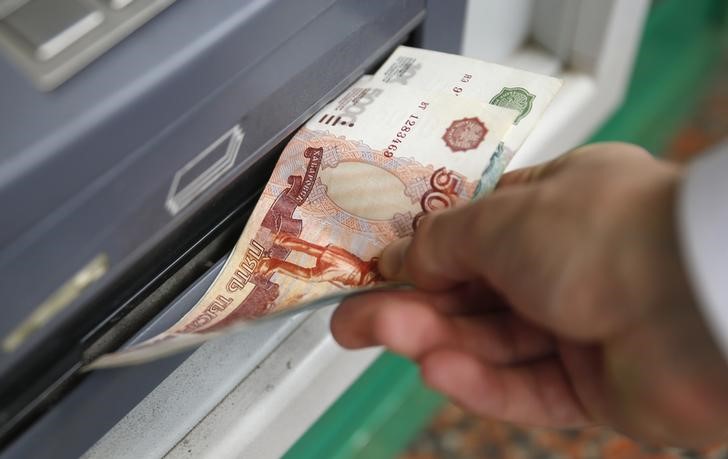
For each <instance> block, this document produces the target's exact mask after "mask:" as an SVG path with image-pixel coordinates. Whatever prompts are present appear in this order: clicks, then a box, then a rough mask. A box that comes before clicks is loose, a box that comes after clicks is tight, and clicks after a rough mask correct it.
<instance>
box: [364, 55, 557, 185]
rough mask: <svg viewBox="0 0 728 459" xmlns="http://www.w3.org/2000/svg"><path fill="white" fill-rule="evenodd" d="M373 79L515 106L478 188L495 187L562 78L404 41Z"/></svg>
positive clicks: (553, 94) (497, 104)
mask: <svg viewBox="0 0 728 459" xmlns="http://www.w3.org/2000/svg"><path fill="white" fill-rule="evenodd" d="M374 80H375V81H378V82H381V83H388V84H400V85H407V86H410V87H415V88H419V89H424V90H428V91H442V92H446V93H449V94H451V95H452V96H454V97H458V98H463V97H469V98H474V99H478V100H480V101H483V102H487V103H489V104H492V105H496V106H500V107H506V108H510V109H513V110H516V111H517V112H518V115H517V116H516V118H515V120H514V121H513V128H512V129H511V130H510V131H509V132H508V133H507V134H506V136H505V138H504V139H503V143H502V144H501V145H499V146H498V149H497V150H496V151H495V152H494V154H493V155H492V156H491V158H490V162H489V164H488V166H487V167H486V168H485V169H484V170H483V171H482V172H483V174H482V178H481V181H480V187H479V190H478V192H479V194H481V193H487V192H488V191H490V190H492V189H493V188H494V187H495V185H496V182H497V181H498V179H499V178H500V176H501V175H502V174H503V171H504V170H505V168H506V166H507V165H508V163H509V162H510V160H511V159H512V158H513V155H514V154H515V153H516V152H517V151H518V149H519V148H520V146H521V145H522V144H523V142H524V141H525V140H526V138H527V137H528V135H529V134H530V133H531V131H532V130H533V128H534V127H535V126H536V124H537V122H538V120H539V118H541V115H542V114H543V112H544V111H545V110H546V107H548V106H549V104H550V103H551V100H552V99H553V98H554V96H555V95H556V93H557V92H558V91H559V89H560V88H561V83H562V82H561V80H560V79H558V78H553V77H550V76H547V75H541V74H537V73H532V72H527V71H524V70H519V69H515V68H511V67H506V66H503V65H498V64H493V63H489V62H483V61H480V60H477V59H470V58H467V57H463V56H458V55H455V54H446V53H441V52H437V51H431V50H427V49H420V48H411V47H407V46H400V47H399V48H397V49H396V50H395V51H394V53H392V55H391V56H390V57H389V58H388V59H387V60H386V61H385V62H384V64H383V65H382V66H381V67H380V68H379V70H377V72H376V73H375V74H374Z"/></svg>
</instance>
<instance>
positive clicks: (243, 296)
mask: <svg viewBox="0 0 728 459" xmlns="http://www.w3.org/2000/svg"><path fill="white" fill-rule="evenodd" d="M560 86H561V81H560V80H558V79H555V78H552V77H549V76H544V75H538V74H534V73H530V72H526V71H522V70H517V69H513V68H509V67H504V66H501V65H496V64H490V63H486V62H481V61H478V60H474V59H469V58H465V57H462V56H457V55H451V54H444V53H439V52H434V51H428V50H423V49H416V48H409V47H405V46H401V47H399V48H398V49H397V50H396V51H395V52H394V53H393V54H392V55H391V56H390V57H389V59H387V61H386V62H385V63H384V64H383V65H382V67H381V68H380V69H379V70H378V71H377V72H376V73H375V74H374V75H366V76H364V77H362V78H361V79H360V80H359V81H358V82H356V83H355V84H354V85H353V86H351V87H350V88H348V89H347V90H346V91H344V92H343V93H342V94H341V95H340V96H338V97H337V98H336V99H335V100H334V101H332V102H331V103H330V104H328V105H326V106H325V107H324V108H323V109H322V110H321V111H320V112H318V113H317V114H316V115H314V116H313V117H312V118H311V119H310V120H309V121H308V122H307V123H306V124H305V125H304V126H303V127H302V128H301V129H300V130H299V131H298V132H297V133H296V134H295V135H294V137H293V138H292V139H291V141H290V142H289V143H288V145H287V146H286V147H285V149H284V151H283V153H282V154H281V157H280V159H279V160H278V163H277V165H276V167H275V169H274V170H273V174H272V176H271V177H270V179H269V180H268V183H267V185H266V186H265V189H264V190H263V193H262V195H261V196H260V199H259V200H258V203H257V205H256V207H255V210H254V211H253V213H252V215H251V217H250V219H249V220H248V222H247V224H246V226H245V229H244V230H243V233H242V235H241V236H240V239H239V240H238V242H237V244H236V246H235V248H234V249H233V251H232V253H231V254H230V255H229V258H228V259H227V262H226V263H225V265H224V267H223V268H222V270H221V272H220V273H219V275H218V276H217V278H216V279H215V281H214V282H213V284H212V285H211V286H210V288H209V289H208V290H207V292H206V293H205V294H204V295H203V297H202V298H200V300H199V301H198V302H197V304H196V305H195V307H194V308H192V309H191V310H190V311H189V312H188V313H187V314H186V315H185V316H184V317H182V319H180V320H179V321H178V322H177V323H176V324H174V325H173V326H172V327H170V328H169V329H168V330H166V331H164V332H163V333H161V334H159V335H157V336H156V337H154V338H152V339H149V340H147V341H145V342H143V343H140V344H137V345H136V346H133V347H128V348H126V349H122V350H120V351H118V352H116V353H113V354H107V355H104V356H102V357H100V358H98V359H97V360H95V361H94V362H92V363H91V364H90V365H89V368H103V367H112V366H120V365H129V364H134V363H140V362H145V361H149V360H152V359H154V358H158V357H161V356H164V355H167V354H170V353H172V352H175V351H178V350H181V349H184V348H187V347H190V346H194V345H196V344H199V343H201V342H203V341H205V340H207V339H209V338H211V337H214V336H218V335H220V334H223V333H228V332H230V331H232V330H235V329H237V328H240V327H241V324H246V323H249V322H250V321H252V320H254V319H259V318H262V317H272V316H276V315H280V314H282V313H290V312H292V311H300V310H303V309H310V308H313V307H318V306H321V305H326V304H331V303H333V302H336V301H337V300H340V299H341V298H342V297H344V296H346V295H347V294H351V293H353V292H357V291H360V290H362V289H371V288H381V287H383V286H384V287H391V286H390V285H389V284H387V283H386V280H385V279H382V277H381V276H380V274H379V273H378V271H377V259H378V256H379V255H380V253H381V251H382V249H383V248H384V247H385V246H386V245H387V244H389V243H390V242H392V241H394V240H396V239H398V238H401V237H403V236H407V235H411V234H413V232H415V231H417V225H418V222H419V221H420V220H421V218H422V217H423V216H424V215H427V214H428V213H429V212H432V211H435V210H438V209H443V208H447V207H451V206H453V205H456V204H457V203H459V202H463V201H467V200H471V199H474V198H477V197H478V196H480V195H482V194H484V193H487V192H488V191H490V190H492V189H493V187H494V186H495V184H496V182H497V180H498V178H499V177H500V176H501V174H502V173H503V171H504V170H505V168H506V166H507V164H508V162H509V161H510V159H511V158H512V157H513V155H514V154H515V153H516V152H517V151H518V148H519V147H520V146H521V144H522V143H523V142H524V140H525V139H526V138H527V137H528V135H529V133H530V132H531V130H532V129H533V128H534V126H535V125H536V123H537V122H538V120H539V118H540V117H541V114H542V113H543V112H544V110H545V109H546V107H547V106H548V105H549V103H550V102H551V100H552V99H553V97H554V96H555V94H556V93H557V91H558V90H559V88H560Z"/></svg>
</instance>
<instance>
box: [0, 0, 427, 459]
mask: <svg viewBox="0 0 728 459" xmlns="http://www.w3.org/2000/svg"><path fill="white" fill-rule="evenodd" d="M424 15H425V2H424V0H379V1H376V2H362V1H359V0H306V1H301V0H256V1H249V2H241V1H239V0H216V1H215V2H202V1H193V0H178V1H177V2H175V3H174V4H172V5H171V6H170V7H169V8H167V9H166V10H165V11H163V12H162V13H160V14H159V15H158V16H156V17H155V18H153V19H152V20H151V21H150V22H148V23H147V24H146V25H144V26H143V27H141V28H140V29H139V30H137V31H136V32H135V33H133V34H132V35H131V36H130V37H128V38H127V39H126V40H124V41H122V42H121V43H120V44H118V45H116V46H115V47H114V48H112V49H111V50H110V51H109V52H107V53H106V54H104V55H103V56H101V57H100V58H98V59H96V60H95V61H94V62H93V63H92V64H91V65H89V66H88V67H87V68H85V69H84V70H83V71H81V72H80V73H78V74H77V75H76V76H74V77H73V78H71V79H70V80H69V81H67V82H66V83H64V84H63V85H61V86H60V87H59V88H57V89H56V90H54V91H52V92H41V91H38V90H37V89H36V88H35V87H34V86H33V83H32V82H31V81H30V80H29V79H28V78H27V77H26V76H25V74H24V73H23V71H21V70H19V69H18V68H16V67H15V64H14V63H12V62H11V61H9V60H7V59H0V81H2V82H3V84H2V88H0V164H1V167H0V215H2V225H0V292H2V294H3V302H2V303H1V304H0V311H2V315H3V320H2V321H0V340H2V346H3V348H2V352H0V441H2V442H3V443H4V444H8V442H14V443H15V445H16V446H18V445H21V444H22V445H26V446H28V445H32V444H35V446H36V447H37V446H38V445H39V444H40V443H42V442H43V441H45V440H43V437H42V435H40V433H39V432H42V431H43V429H41V430H38V431H35V432H36V434H37V435H38V436H37V437H18V435H21V434H20V432H22V431H23V430H25V432H26V433H27V434H30V433H31V432H33V429H35V428H40V427H38V426H41V427H42V423H43V420H44V419H46V418H48V416H47V417H46V418H44V417H40V418H38V417H37V416H35V418H37V419H38V420H37V421H36V422H35V424H34V426H33V427H31V429H30V430H27V425H28V423H29V419H31V418H32V417H29V416H28V413H30V412H33V411H34V410H35V411H36V414H38V413H37V411H38V410H39V409H43V410H48V409H51V410H52V409H53V406H54V405H53V404H52V403H50V402H51V401H50V400H48V398H49V397H48V396H47V395H48V394H49V393H52V391H53V389H54V388H55V387H56V386H58V382H59V381H64V380H67V379H69V377H70V376H69V375H74V374H75V373H76V370H77V369H78V366H79V364H80V362H81V361H82V354H83V353H84V351H86V349H87V347H88V346H89V345H90V343H91V342H92V341H94V340H95V338H96V337H97V336H98V335H99V333H100V331H99V330H102V331H103V330H105V329H106V328H109V327H112V325H113V322H114V321H116V320H117V319H118V317H119V316H120V315H121V313H122V312H125V311H122V310H123V309H124V308H125V307H128V306H129V299H130V298H132V297H134V295H135V294H137V292H138V291H140V288H142V287H143V286H144V285H145V282H148V281H149V280H150V279H152V278H154V276H157V278H159V277H164V276H166V275H167V274H165V273H166V271H163V269H164V268H165V267H168V266H171V265H172V264H173V263H174V262H175V260H178V259H180V257H181V256H182V254H183V253H184V251H185V249H186V248H188V247H189V246H192V245H194V244H195V241H197V240H199V239H200V238H202V237H203V236H204V235H206V234H208V233H209V232H210V230H211V228H214V227H215V226H216V225H219V223H220V221H223V220H224V219H225V218H227V213H228V212H229V211H230V209H232V208H234V207H235V205H236V204H235V203H236V202H237V203H238V204H237V205H239V204H240V203H242V202H245V201H251V202H254V200H255V195H256V192H257V190H258V188H259V187H260V186H261V185H262V184H263V183H264V182H265V179H266V178H267V172H266V169H265V168H264V167H262V166H261V165H262V164H267V165H270V164H272V161H273V160H274V159H275V151H276V150H275V147H276V146H278V145H280V144H282V142H283V141H284V140H285V139H286V138H287V136H289V135H290V134H291V133H292V132H294V131H295V129H296V128H297V127H299V126H300V125H301V124H302V123H303V122H304V121H305V120H306V119H307V118H308V117H309V116H310V115H311V114H312V113H314V112H315V111H316V110H318V109H319V108H320V107H321V106H323V104H325V103H326V102H328V101H329V100H330V99H331V98H333V97H334V96H335V95H336V94H337V93H339V92H340V91H341V90H342V89H344V88H345V87H346V86H347V85H349V84H350V83H352V82H353V81H354V80H355V79H357V78H358V77H359V76H360V75H362V74H363V73H364V72H365V70H367V69H368V68H370V67H371V66H372V65H373V64H375V63H376V62H377V61H378V60H380V59H382V58H383V57H384V56H385V55H386V53H387V52H389V51H391V50H392V49H393V47H395V46H396V45H397V44H398V43H400V42H401V41H402V40H404V39H405V38H406V37H407V36H408V34H409V33H410V32H411V31H412V30H413V29H414V28H415V27H416V26H418V25H419V24H420V23H421V21H422V20H423V17H424ZM230 203H233V204H230ZM160 273H161V274H160ZM162 280H164V279H162ZM160 282H161V281H160ZM59 292H60V293H59ZM44 308H45V309H44ZM39 311H40V313H39ZM44 313H47V314H45V315H44ZM173 367H174V365H167V366H162V367H161V370H160V371H156V372H155V371H151V372H135V374H136V376H135V378H140V379H139V380H130V381H127V382H126V385H125V387H126V388H132V387H133V386H139V388H145V389H142V390H137V391H134V390H132V394H131V395H130V396H129V397H120V398H122V399H124V400H125V402H124V403H127V405H125V406H124V407H122V408H119V407H117V408H115V409H111V410H109V411H110V412H109V414H108V415H107V414H104V411H105V410H104V409H103V406H98V407H97V410H96V411H94V413H93V414H89V415H88V417H87V418H86V419H85V420H83V421H78V420H76V421H74V422H81V424H79V425H77V426H76V428H77V429H81V430H83V429H85V428H86V427H88V429H89V431H90V432H94V434H91V435H87V436H84V437H83V438H84V439H83V440H80V442H79V444H78V445H75V446H74V448H72V449H70V450H67V451H66V450H64V451H63V455H68V456H73V455H75V454H76V453H79V452H81V451H82V448H84V447H88V446H89V445H90V442H92V441H93V439H94V435H96V434H98V433H99V432H101V431H102V430H103V429H108V428H109V427H110V426H111V425H113V423H114V422H115V421H116V420H117V419H118V418H119V417H120V416H121V415H123V413H124V410H128V409H129V408H131V407H132V406H133V405H134V403H135V402H136V401H138V400H140V399H141V397H143V395H144V393H143V391H144V390H149V388H150V387H153V386H154V384H156V383H157V382H159V381H160V380H161V379H162V378H163V377H164V376H165V374H167V373H168V372H169V371H171V369H172V368H173ZM165 372H167V373H165ZM142 380H145V381H142ZM82 387H83V385H81V386H76V390H80V389H81V388H82ZM113 390H123V388H118V389H113ZM89 393H90V392H89ZM107 393H108V392H107ZM36 408H37V409H38V410H36ZM84 423H85V424H84ZM84 426H85V427H84ZM46 432H47V431H46ZM20 438H26V439H33V438H35V439H34V440H32V441H28V442H25V440H23V441H20ZM57 440H58V439H57ZM84 442H85V443H84ZM52 445H53V443H52V442H51V443H48V445H47V446H48V447H49V448H51V447H52ZM11 449H12V450H13V451H16V450H15V449H14V448H10V449H6V452H9V451H10V450H11ZM19 451H22V449H21V450H19ZM47 451H56V452H60V450H53V449H49V450H47ZM26 457H28V456H26Z"/></svg>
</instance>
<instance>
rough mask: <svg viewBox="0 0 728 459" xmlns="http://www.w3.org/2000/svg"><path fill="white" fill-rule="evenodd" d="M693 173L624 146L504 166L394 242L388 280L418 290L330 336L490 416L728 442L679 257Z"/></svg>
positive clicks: (713, 357)
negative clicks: (406, 364) (404, 360)
mask: <svg viewBox="0 0 728 459" xmlns="http://www.w3.org/2000/svg"><path fill="white" fill-rule="evenodd" d="M680 177H681V170H680V168H679V167H678V166H676V165H671V164H669V163H666V162H660V161H658V160H655V159H653V158H651V157H650V156H649V155H648V154H646V153H645V152H644V151H643V150H641V149H639V148H638V147H635V146H630V145H626V144H614V143H611V144H595V145H589V146H586V147H582V148H579V149H577V150H574V151H572V152H570V153H568V154H566V155H564V156H563V157H561V158H559V159H557V160H555V161H552V162H550V163H546V164H544V165H541V166H536V167H533V168H528V169H523V170H519V171H514V172H511V173H509V174H506V175H505V176H504V177H503V178H502V180H501V182H500V184H499V186H498V189H497V190H496V191H495V192H494V193H492V194H491V195H490V196H488V197H485V198H484V199H481V200H479V201H476V202H472V203H470V204H468V205H466V206H463V207H460V208H456V209H451V210H447V211H443V212H440V213H436V214H432V215H430V216H428V217H427V218H425V219H424V221H423V222H422V224H421V225H420V227H419V228H418V230H417V232H416V234H415V236H414V238H412V239H403V240H400V241H397V242H395V243H393V244H392V245H390V246H389V247H388V248H387V249H386V250H385V251H384V253H383V255H382V258H381V260H380V263H379V268H380V271H381V272H382V274H383V275H384V276H385V277H386V278H389V279H392V280H400V281H405V282H410V283H412V284H413V285H414V286H415V287H416V288H417V290H415V291H410V292H402V291H399V292H374V293H370V294H366V295H361V296H356V297H353V298H350V299H348V300H346V301H345V302H344V303H343V304H342V305H341V306H340V307H339V308H338V309H337V311H336V312H335V314H334V317H333V319H332V323H331V327H332V332H333V334H334V336H335V338H336V339H337V341H339V343H340V344H342V345H343V346H344V347H347V348H361V347H366V346H373V345H385V346H386V347H388V348H389V349H391V350H392V351H394V352H396V353H399V354H402V355H405V356H407V357H410V358H412V359H413V360H415V361H416V362H417V363H418V364H419V366H420V368H421V372H422V376H423V379H424V381H425V382H426V383H427V384H429V385H430V386H432V387H433V388H435V389H437V390H440V391H441V392H443V393H444V394H446V395H448V396H449V397H451V398H452V399H453V400H454V401H456V402H457V403H459V404H461V405H463V406H464V407H465V408H467V409H469V410H470V411H472V412H474V413H476V414H479V415H482V416H485V417H492V418H498V419H501V420H505V421H510V422H515V423H523V424H530V425H538V426H549V427H567V426H568V427H574V426H584V425H589V424H594V423H599V424H606V425H609V426H611V427H614V428H616V429H618V430H620V431H622V432H624V433H626V434H628V435H632V436H634V437H636V438H639V439H641V440H645V441H651V442H657V443H663V444H671V445H679V446H702V445H704V444H705V443H706V442H714V441H720V440H725V438H726V433H727V431H728V429H727V428H726V427H727V426H728V365H726V362H725V360H724V357H723V355H721V353H720V351H719V350H718V348H717V347H716V345H715V343H714V342H713V341H712V339H711V336H710V334H709V332H708V330H707V329H706V326H705V324H704V323H703V320H702V318H701V316H700V314H699V311H698V309H697V306H696V304H695V300H694V297H693V294H692V292H691V288H690V286H689V284H688V281H687V277H686V273H685V272H684V268H683V266H682V263H681V260H680V256H679V247H678V240H677V234H676V229H675V222H674V220H675V218H674V215H673V212H674V202H675V194H676V190H677V187H678V184H679V181H680Z"/></svg>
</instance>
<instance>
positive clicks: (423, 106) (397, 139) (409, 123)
mask: <svg viewBox="0 0 728 459" xmlns="http://www.w3.org/2000/svg"><path fill="white" fill-rule="evenodd" d="M429 106H430V103H429V102H420V105H418V106H417V108H418V109H420V110H427V107H429ZM419 119H420V117H419V115H417V114H415V113H412V114H411V115H410V116H409V117H407V119H406V120H405V121H404V123H403V124H402V126H401V127H400V128H399V130H398V131H397V133H396V134H394V137H393V138H392V141H391V142H390V143H389V145H388V146H387V149H386V150H384V156H386V157H387V158H391V157H392V156H394V153H395V152H396V151H397V148H399V146H400V145H401V144H402V142H403V141H404V139H406V138H407V136H408V135H409V133H410V132H412V128H414V127H415V125H416V124H417V122H418V121H419Z"/></svg>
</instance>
